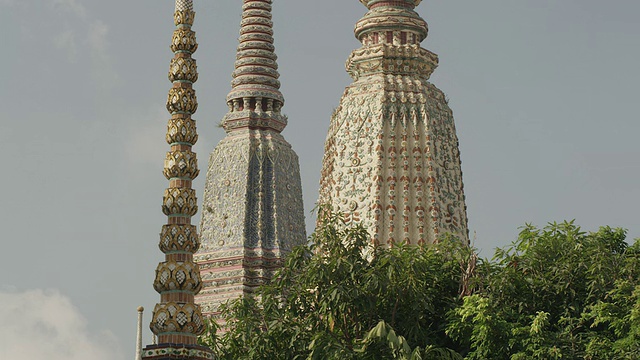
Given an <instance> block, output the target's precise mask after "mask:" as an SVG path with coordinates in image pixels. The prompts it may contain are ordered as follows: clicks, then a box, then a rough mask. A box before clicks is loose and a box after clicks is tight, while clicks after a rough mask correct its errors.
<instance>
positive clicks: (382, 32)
mask: <svg viewBox="0 0 640 360" xmlns="http://www.w3.org/2000/svg"><path fill="white" fill-rule="evenodd" d="M361 2H362V3H363V4H365V5H367V6H368V7H369V8H370V10H369V12H368V13H367V14H366V15H365V16H364V17H363V19H362V20H360V21H359V22H358V24H357V25H356V29H355V33H356V36H357V38H358V39H359V40H360V41H361V42H362V43H363V47H362V48H360V49H358V50H355V51H353V53H352V54H351V56H350V57H349V59H348V60H347V64H346V68H347V71H348V73H349V74H350V75H351V77H352V78H353V79H354V82H353V83H352V84H351V85H350V86H349V87H347V89H346V90H345V93H344V95H343V96H342V99H341V101H340V106H339V107H338V108H337V109H336V111H335V112H334V114H333V116H332V119H331V125H330V129H329V134H328V136H327V140H326V143H325V155H324V159H323V168H322V174H321V181H320V197H319V202H320V203H321V204H330V205H332V206H333V208H334V209H336V210H338V211H340V212H342V213H343V214H344V215H345V218H346V220H347V222H358V223H362V224H363V225H364V226H365V227H366V228H367V229H369V231H370V234H371V239H372V241H373V242H374V243H375V244H381V245H388V246H391V245H393V244H394V243H410V244H425V243H433V242H436V241H438V239H439V237H440V236H442V235H443V234H444V233H451V234H453V235H454V236H457V237H458V238H459V239H460V240H461V241H463V242H465V243H467V242H468V230H467V215H466V206H465V202H464V192H463V185H462V172H461V163H460V153H459V151H458V139H457V137H456V131H455V125H454V121H453V114H452V111H451V109H450V108H449V106H448V105H447V101H446V99H445V95H444V94H443V93H442V91H440V90H439V89H437V88H436V87H435V86H434V85H432V84H431V83H429V82H428V79H429V77H430V75H431V73H432V72H433V70H435V68H436V67H437V65H438V57H437V55H435V54H433V53H431V52H430V51H428V50H425V49H423V48H421V47H420V46H419V43H420V42H421V41H422V40H424V38H426V36H427V33H428V29H427V24H426V22H424V20H422V19H421V18H420V17H419V15H418V14H417V13H416V12H415V11H414V10H413V9H414V7H415V6H417V5H418V4H419V3H420V1H419V0H398V1H381V0H368V1H365V0H361Z"/></svg>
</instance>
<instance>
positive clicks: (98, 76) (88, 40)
mask: <svg viewBox="0 0 640 360" xmlns="http://www.w3.org/2000/svg"><path fill="white" fill-rule="evenodd" d="M0 1H10V0H0ZM50 5H51V6H52V7H53V9H54V10H56V11H57V12H58V13H59V14H60V15H61V16H62V18H63V21H62V23H63V24H66V25H65V28H64V30H63V31H62V32H60V33H58V34H56V35H54V36H53V38H52V41H53V44H54V45H55V46H56V47H57V48H58V49H61V50H63V51H65V52H67V58H68V59H69V61H70V62H72V63H75V62H76V61H77V57H78V54H81V53H85V52H86V53H88V54H89V55H90V61H91V68H92V76H93V78H94V79H95V80H96V82H97V83H98V84H100V86H101V87H103V88H107V89H110V88H112V87H114V86H116V85H118V84H119V82H120V77H119V75H118V73H117V71H115V69H114V67H113V58H112V57H111V55H110V54H109V39H108V35H109V26H108V25H107V24H105V22H104V21H102V20H101V19H99V18H98V17H96V16H93V15H92V14H91V13H90V12H89V11H88V10H87V8H86V7H85V5H84V4H83V2H82V0H50ZM83 47H84V49H83Z"/></svg>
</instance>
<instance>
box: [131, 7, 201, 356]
mask: <svg viewBox="0 0 640 360" xmlns="http://www.w3.org/2000/svg"><path fill="white" fill-rule="evenodd" d="M194 17H195V12H194V11H193V2H192V1H191V0H176V10H175V13H174V21H175V25H176V30H175V31H174V33H173V40H172V43H171V50H172V51H173V52H174V53H175V56H174V58H173V59H172V60H171V65H170V68H169V80H171V82H172V83H173V87H172V88H171V90H169V96H168V99H167V110H168V111H169V112H170V113H171V119H170V120H169V124H168V127H167V136H166V140H167V142H168V143H169V145H170V146H171V150H170V151H169V152H167V156H166V160H165V163H164V175H165V177H166V178H167V179H168V180H169V188H168V189H166V190H165V193H164V198H163V204H162V211H163V213H164V214H165V215H167V217H168V221H167V224H166V225H164V226H163V227H162V232H161V233H160V245H159V246H160V250H161V251H162V252H163V253H164V254H165V261H164V262H161V263H160V264H158V268H157V269H156V279H155V281H154V283H153V287H154V288H155V289H156V291H157V292H158V293H160V303H158V304H156V306H155V308H154V310H153V319H152V321H151V325H150V327H151V331H153V333H154V334H155V335H157V336H158V344H157V345H149V346H147V347H146V348H145V349H144V350H143V359H158V360H160V359H162V360H165V359H166V360H168V359H185V360H203V359H212V358H213V355H212V353H211V351H210V350H209V349H207V348H205V347H201V346H198V345H197V336H198V335H200V334H202V332H203V331H204V329H205V325H204V321H203V318H202V314H201V312H200V308H199V307H198V306H197V305H196V304H195V302H194V295H195V294H197V293H198V291H200V288H201V287H202V281H201V279H200V273H199V270H198V266H197V265H196V264H195V263H194V262H193V254H194V253H195V252H196V250H197V249H198V247H199V245H200V244H199V240H198V234H197V230H196V227H195V226H194V225H191V217H192V216H193V215H195V214H196V212H197V211H198V206H197V199H196V194H195V190H193V189H192V188H191V185H192V181H193V179H195V178H196V177H197V176H198V172H199V170H198V163H197V159H196V154H195V153H193V152H192V151H191V150H192V147H193V145H194V144H195V143H196V141H197V139H198V134H197V132H196V124H195V120H193V119H192V118H191V115H192V114H193V113H195V111H196V109H197V107H198V102H197V100H196V94H195V91H194V90H193V83H194V82H196V80H197V79H198V72H197V68H196V61H195V60H194V59H193V58H192V57H191V55H192V54H193V53H194V52H195V51H196V49H197V47H198V44H197V43H196V37H195V32H194V31H193V30H191V26H192V25H193V20H194Z"/></svg>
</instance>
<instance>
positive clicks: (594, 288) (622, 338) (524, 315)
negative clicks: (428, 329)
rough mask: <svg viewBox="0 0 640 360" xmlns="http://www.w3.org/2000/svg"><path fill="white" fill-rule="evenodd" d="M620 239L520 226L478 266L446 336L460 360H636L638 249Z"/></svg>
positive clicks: (569, 228)
mask: <svg viewBox="0 0 640 360" xmlns="http://www.w3.org/2000/svg"><path fill="white" fill-rule="evenodd" d="M625 235H626V234H625V231H624V230H622V229H612V228H609V227H602V228H600V230H599V231H598V232H595V233H589V234H587V233H585V232H582V231H581V230H580V228H579V227H578V226H576V225H575V224H574V223H573V222H564V223H559V224H558V223H553V224H550V225H549V226H547V227H545V228H544V229H537V228H535V227H533V226H530V225H527V226H526V227H525V228H524V229H523V230H522V232H521V233H520V236H519V238H518V240H517V241H516V242H514V243H513V244H512V245H511V246H509V247H507V248H506V249H498V250H497V251H496V254H495V257H494V258H493V260H492V261H483V262H482V263H481V264H480V265H479V266H478V268H477V269H478V271H477V273H476V277H477V279H478V283H479V284H480V286H478V288H477V291H476V293H475V294H473V295H471V296H468V297H466V298H465V299H464V302H463V304H462V305H461V306H460V307H458V308H456V309H454V310H452V311H451V312H450V318H449V320H450V322H449V324H448V330H447V332H448V334H449V335H451V336H452V337H453V338H455V339H456V340H458V341H459V343H460V344H461V348H459V350H460V351H462V352H463V353H465V354H466V358H467V359H513V360H518V359H560V358H562V359H640V352H639V351H640V345H639V344H640V332H638V329H639V328H640V322H639V321H640V316H639V315H640V311H639V309H640V298H639V296H640V282H639V280H638V279H639V277H638V275H639V271H640V268H639V267H638V265H639V261H640V260H639V255H640V245H639V244H638V242H637V241H636V243H635V244H634V245H633V246H629V245H628V244H627V243H626V242H625Z"/></svg>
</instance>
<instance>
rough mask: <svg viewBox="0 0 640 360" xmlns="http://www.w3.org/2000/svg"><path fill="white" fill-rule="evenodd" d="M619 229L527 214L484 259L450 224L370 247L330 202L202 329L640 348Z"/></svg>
mask: <svg viewBox="0 0 640 360" xmlns="http://www.w3.org/2000/svg"><path fill="white" fill-rule="evenodd" d="M625 235H626V234H625V231H624V230H621V229H611V228H609V227H603V228H601V229H600V230H599V231H598V232H595V233H585V232H582V231H581V230H580V228H579V227H578V226H576V225H575V224H574V223H573V222H564V223H560V224H556V223H554V224H549V225H548V226H547V227H545V228H543V229H538V228H536V227H533V226H530V225H527V226H525V227H524V228H523V230H522V232H521V233H520V236H519V237H518V239H517V240H516V241H515V242H514V243H513V244H512V245H510V246H508V247H506V248H504V249H498V250H497V251H496V254H495V256H494V258H493V259H491V260H487V259H478V258H477V256H476V254H475V252H474V251H473V249H471V248H469V247H467V246H465V245H463V244H462V243H461V242H460V241H457V240H456V239H453V238H446V239H445V240H443V241H441V242H440V243H438V244H434V245H429V246H403V245H398V246H394V247H392V248H380V247H377V248H374V247H372V246H370V245H369V242H368V238H369V236H368V233H367V231H366V230H365V229H363V228H362V227H360V226H355V227H347V226H344V224H341V223H340V217H339V216H338V215H330V214H329V215H326V217H325V220H324V221H323V222H322V223H321V224H320V225H319V226H318V228H317V229H316V231H315V233H314V234H313V235H312V238H311V240H312V243H311V245H309V246H302V247H299V248H296V249H295V250H294V251H293V252H292V253H291V254H290V255H289V256H288V257H287V259H286V262H285V264H284V266H283V268H282V269H281V270H280V271H279V272H278V273H277V276H276V277H275V278H274V279H273V281H272V282H270V283H269V284H265V285H264V286H262V287H261V288H260V289H259V290H258V291H257V292H256V293H255V294H254V296H251V297H245V298H243V299H238V300H236V301H234V302H231V303H230V304H228V305H226V306H224V307H223V310H222V318H223V319H224V320H225V321H226V324H225V326H224V327H225V331H224V332H221V333H219V334H216V333H215V328H216V326H215V324H214V323H212V324H211V329H210V331H209V333H208V334H207V335H205V336H203V337H202V338H201V341H202V342H203V343H204V344H206V345H209V346H211V347H212V348H214V350H215V351H216V353H217V355H218V357H219V358H220V359H247V360H248V359H287V360H290V359H407V360H409V359H412V360H417V359H435V360H438V359H514V360H517V359H556V358H562V359H640V345H638V344H639V343H640V281H639V280H638V279H639V272H640V267H638V265H640V264H639V262H640V242H638V241H636V242H635V244H633V245H629V244H627V243H626V242H625Z"/></svg>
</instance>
